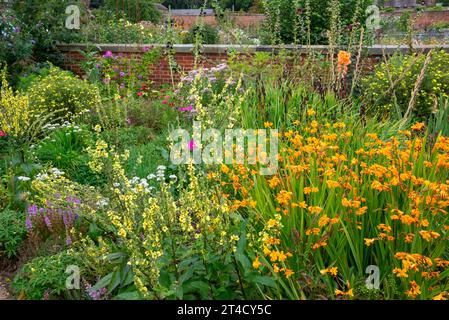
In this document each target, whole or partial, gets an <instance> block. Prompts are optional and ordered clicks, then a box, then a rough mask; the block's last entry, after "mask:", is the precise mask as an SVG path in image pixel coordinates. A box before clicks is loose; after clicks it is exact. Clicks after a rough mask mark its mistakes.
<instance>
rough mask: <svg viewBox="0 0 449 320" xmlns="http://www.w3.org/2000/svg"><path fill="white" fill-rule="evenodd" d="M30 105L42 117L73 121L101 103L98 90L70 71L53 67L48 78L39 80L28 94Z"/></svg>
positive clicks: (44, 77) (33, 84)
mask: <svg viewBox="0 0 449 320" xmlns="http://www.w3.org/2000/svg"><path fill="white" fill-rule="evenodd" d="M27 95H28V97H29V100H30V104H31V106H32V108H33V109H35V110H38V111H39V112H40V113H42V112H45V113H50V112H55V117H61V118H63V119H67V120H72V119H74V117H75V116H78V115H80V114H81V113H83V112H86V110H91V109H92V108H93V107H94V106H96V105H97V104H99V103H100V96H99V93H98V88H97V87H96V86H94V85H92V84H90V83H88V82H87V81H83V80H81V79H79V78H77V77H75V76H74V75H73V74H72V73H70V72H68V71H63V70H61V69H59V68H57V67H52V68H51V69H50V71H49V73H48V75H43V76H40V77H38V78H36V79H35V80H34V81H33V82H32V84H31V85H30V88H29V89H28V91H27Z"/></svg>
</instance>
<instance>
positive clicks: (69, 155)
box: [34, 126, 99, 185]
mask: <svg viewBox="0 0 449 320" xmlns="http://www.w3.org/2000/svg"><path fill="white" fill-rule="evenodd" d="M92 143H93V137H92V135H91V133H90V132H89V131H87V130H85V129H83V128H79V127H77V126H75V127H71V126H69V127H66V128H64V127H63V128H60V129H56V130H54V131H53V132H51V133H50V134H49V135H48V136H47V137H46V138H45V139H44V140H42V141H41V142H40V143H39V144H38V145H37V146H36V148H35V149H34V155H35V156H36V158H37V159H38V160H39V161H40V162H41V163H47V164H50V165H51V166H53V167H55V168H58V169H60V170H61V171H63V172H65V174H66V176H67V177H69V178H70V179H71V180H73V181H75V182H78V183H83V184H94V185H95V184H97V183H99V181H98V179H97V178H96V177H95V175H93V174H92V172H90V170H89V167H88V165H87V162H88V156H87V154H86V152H85V149H86V148H87V147H88V146H90V145H91V144H92Z"/></svg>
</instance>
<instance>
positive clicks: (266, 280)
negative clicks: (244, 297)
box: [250, 276, 277, 288]
mask: <svg viewBox="0 0 449 320" xmlns="http://www.w3.org/2000/svg"><path fill="white" fill-rule="evenodd" d="M250 279H251V281H252V282H255V283H258V284H262V285H264V286H267V287H270V288H276V287H277V286H276V282H275V281H274V279H273V278H271V277H266V276H255V277H251V278H250Z"/></svg>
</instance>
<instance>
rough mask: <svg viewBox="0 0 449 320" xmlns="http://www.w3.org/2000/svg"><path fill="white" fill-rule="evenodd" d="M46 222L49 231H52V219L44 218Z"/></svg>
mask: <svg viewBox="0 0 449 320" xmlns="http://www.w3.org/2000/svg"><path fill="white" fill-rule="evenodd" d="M44 221H45V224H46V225H47V227H48V228H49V229H51V221H50V218H49V217H48V216H44Z"/></svg>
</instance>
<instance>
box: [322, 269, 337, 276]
mask: <svg viewBox="0 0 449 320" xmlns="http://www.w3.org/2000/svg"><path fill="white" fill-rule="evenodd" d="M320 273H321V274H322V275H325V274H327V273H329V274H330V275H332V276H334V277H336V276H337V274H338V267H332V268H326V269H323V270H320Z"/></svg>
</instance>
